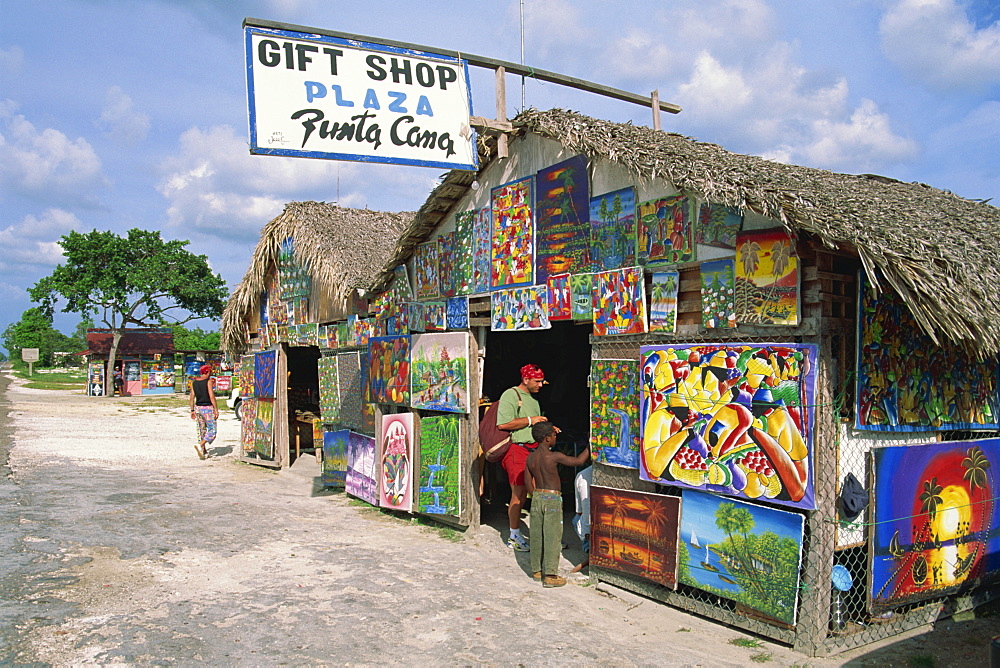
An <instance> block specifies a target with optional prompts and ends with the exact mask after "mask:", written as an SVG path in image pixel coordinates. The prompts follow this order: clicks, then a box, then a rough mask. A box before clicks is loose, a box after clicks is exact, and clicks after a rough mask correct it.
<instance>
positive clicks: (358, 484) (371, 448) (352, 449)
mask: <svg viewBox="0 0 1000 668" xmlns="http://www.w3.org/2000/svg"><path fill="white" fill-rule="evenodd" d="M375 460H376V456H375V439H374V438H372V437H371V436H365V435H364V434H358V433H355V432H353V431H352V432H350V435H349V436H348V440H347V481H346V484H345V487H344V491H346V492H347V493H348V494H350V495H351V496H355V497H357V498H359V499H361V500H362V501H367V502H368V503H370V504H372V505H373V506H377V505H378V496H379V494H378V479H377V477H376V472H377V467H376V466H375Z"/></svg>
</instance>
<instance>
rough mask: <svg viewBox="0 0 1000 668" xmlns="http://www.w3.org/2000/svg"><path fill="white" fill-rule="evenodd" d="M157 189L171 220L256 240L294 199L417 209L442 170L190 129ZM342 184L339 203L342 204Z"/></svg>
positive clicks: (225, 129) (229, 131)
mask: <svg viewBox="0 0 1000 668" xmlns="http://www.w3.org/2000/svg"><path fill="white" fill-rule="evenodd" d="M161 174H162V176H161V179H160V181H159V183H158V184H157V190H158V191H159V192H160V194H162V195H163V196H164V197H165V198H166V199H167V200H168V202H169V207H168V210H167V213H168V223H169V224H170V225H171V226H176V227H184V228H188V229H190V228H194V229H196V230H199V231H201V232H203V233H206V234H210V235H214V236H218V237H223V238H243V239H246V238H255V237H256V236H257V234H258V233H259V231H260V228H261V226H262V225H263V224H264V223H265V222H267V221H268V220H270V219H271V218H273V217H274V216H276V215H278V214H279V213H281V210H282V209H283V208H284V205H285V204H286V203H287V202H290V201H296V200H317V201H327V202H334V201H339V204H340V205H341V206H351V207H363V206H366V205H368V202H369V201H370V200H369V197H374V198H376V199H375V204H376V205H375V206H373V207H372V208H380V209H390V210H391V209H392V208H393V207H394V206H395V207H398V208H401V209H405V208H416V207H417V206H419V205H420V204H422V203H423V200H424V198H425V197H426V195H427V192H428V191H429V189H430V187H431V185H432V184H433V182H434V180H435V178H436V176H437V175H438V172H436V171H431V170H423V169H419V168H413V167H393V166H388V165H368V164H361V163H352V162H337V161H331V160H311V159H305V158H283V157H275V156H255V155H250V152H249V149H248V148H247V140H246V138H245V137H242V136H237V135H236V133H235V131H234V130H233V128H231V127H229V126H215V127H212V128H208V129H202V128H191V129H189V130H187V131H186V132H184V133H183V134H182V135H181V137H180V146H179V150H178V152H177V154H176V155H174V156H172V157H170V158H168V159H167V160H165V161H164V162H163V163H162V164H161ZM338 182H339V190H340V195H339V200H338Z"/></svg>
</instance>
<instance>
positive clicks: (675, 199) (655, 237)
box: [638, 195, 695, 264]
mask: <svg viewBox="0 0 1000 668" xmlns="http://www.w3.org/2000/svg"><path fill="white" fill-rule="evenodd" d="M691 203H692V200H691V198H689V197H687V196H684V195H674V196H672V197H660V198H658V199H653V200H649V201H648V202H642V203H641V204H639V224H638V235H639V240H638V244H639V246H638V252H639V263H640V264H656V263H665V264H678V263H680V262H690V261H691V260H693V259H694V256H695V251H694V249H695V246H694V226H693V225H692V224H691Z"/></svg>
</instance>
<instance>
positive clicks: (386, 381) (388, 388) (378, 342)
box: [367, 336, 410, 406]
mask: <svg viewBox="0 0 1000 668" xmlns="http://www.w3.org/2000/svg"><path fill="white" fill-rule="evenodd" d="M367 371H368V398H369V401H370V402H371V403H374V404H392V405H395V406H409V405H410V337H408V336H384V337H375V338H373V339H371V340H370V341H369V342H368V366H367Z"/></svg>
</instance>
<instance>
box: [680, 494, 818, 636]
mask: <svg viewBox="0 0 1000 668" xmlns="http://www.w3.org/2000/svg"><path fill="white" fill-rule="evenodd" d="M682 499H683V504H682V511H681V537H680V543H679V545H678V548H677V554H678V562H679V563H678V569H677V570H678V580H680V582H681V584H686V585H689V586H691V587H696V588H698V589H701V590H704V591H707V592H710V593H712V594H715V595H716V596H720V597H722V598H726V599H729V600H731V601H736V602H737V603H740V604H742V605H744V606H746V607H747V608H750V609H751V610H756V611H758V612H759V613H761V615H763V616H764V617H767V618H770V619H773V620H776V621H778V622H782V623H784V624H787V625H789V626H794V625H795V620H796V613H797V608H798V597H799V570H800V566H801V564H802V535H803V527H804V524H805V517H804V516H802V515H799V514H798V513H793V512H788V511H785V510H777V509H775V508H765V507H763V506H758V505H756V504H752V503H746V502H744V501H737V500H734V499H726V498H723V497H720V496H716V495H714V494H707V493H704V492H696V491H693V490H684V492H683V493H682Z"/></svg>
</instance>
